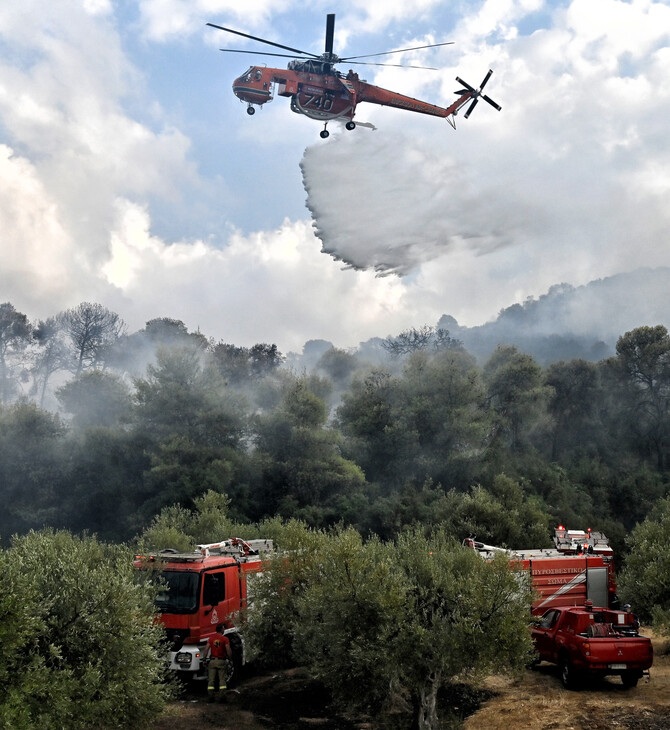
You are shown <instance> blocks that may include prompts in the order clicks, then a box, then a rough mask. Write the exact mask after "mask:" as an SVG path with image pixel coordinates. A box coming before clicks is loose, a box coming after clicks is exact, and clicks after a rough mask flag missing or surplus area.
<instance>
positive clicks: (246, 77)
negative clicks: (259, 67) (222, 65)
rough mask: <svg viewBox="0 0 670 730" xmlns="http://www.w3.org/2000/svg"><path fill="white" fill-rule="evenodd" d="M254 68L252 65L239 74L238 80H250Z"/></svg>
mask: <svg viewBox="0 0 670 730" xmlns="http://www.w3.org/2000/svg"><path fill="white" fill-rule="evenodd" d="M253 70H254V67H253V66H252V67H251V68H250V69H249V70H248V71H247V72H246V73H245V74H243V75H242V76H240V81H245V82H246V81H251V74H252V72H253Z"/></svg>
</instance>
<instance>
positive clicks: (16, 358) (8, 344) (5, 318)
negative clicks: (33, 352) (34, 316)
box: [0, 302, 32, 403]
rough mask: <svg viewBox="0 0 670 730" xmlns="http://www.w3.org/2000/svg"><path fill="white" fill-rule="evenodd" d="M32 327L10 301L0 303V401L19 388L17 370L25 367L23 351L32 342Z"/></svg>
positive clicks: (7, 398) (6, 399)
mask: <svg viewBox="0 0 670 730" xmlns="http://www.w3.org/2000/svg"><path fill="white" fill-rule="evenodd" d="M31 331H32V328H31V326H30V323H29V322H28V318H27V317H26V315H25V314H21V312H17V311H16V309H14V307H13V306H12V305H11V304H10V303H9V302H5V303H4V304H0V403H7V402H8V401H9V399H10V398H11V396H12V395H13V394H14V393H15V392H16V389H17V371H22V370H23V369H24V367H25V365H24V363H23V361H22V360H21V353H23V351H24V350H25V349H26V347H27V346H28V344H29V343H30V335H31Z"/></svg>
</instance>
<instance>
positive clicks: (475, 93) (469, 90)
mask: <svg viewBox="0 0 670 730" xmlns="http://www.w3.org/2000/svg"><path fill="white" fill-rule="evenodd" d="M492 73H493V70H492V69H489V72H488V73H487V74H486V76H484V80H483V81H482V83H481V84H480V85H479V88H478V89H475V88H474V87H473V86H470V84H468V83H466V82H465V81H463V79H461V78H459V77H458V76H457V77H456V81H458V83H459V84H462V85H463V86H464V87H465V88H463V89H459V90H458V91H457V92H456V93H457V94H459V95H461V96H463V95H464V94H469V95H470V97H469V98H470V99H472V104H470V106H469V107H468V110H467V111H466V112H465V119H467V118H468V117H469V116H470V114H472V112H473V110H474V108H475V107H476V106H477V104H478V102H479V100H480V99H484V101H486V102H488V103H489V104H490V105H491V106H492V107H493V108H494V109H497V110H498V111H500V110H501V109H502V107H501V106H500V105H499V104H496V102H495V101H493V99H491V97H490V96H487V95H486V94H482V89H483V88H484V87H485V86H486V84H487V83H488V80H489V79H490V78H491V74H492Z"/></svg>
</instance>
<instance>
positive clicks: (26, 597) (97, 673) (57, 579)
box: [0, 530, 169, 730]
mask: <svg viewBox="0 0 670 730" xmlns="http://www.w3.org/2000/svg"><path fill="white" fill-rule="evenodd" d="M2 563H4V565H3V594H2V598H0V616H1V618H2V621H1V622H0V626H2V629H0V632H2V633H1V634H0V636H1V637H2V642H0V667H1V668H2V669H0V672H2V674H0V679H1V680H2V681H0V725H1V726H2V727H12V728H17V729H19V730H23V729H24V728H25V729H26V730H32V728H40V730H50V729H52V728H53V729H54V730H56V728H64V727H67V728H72V729H73V730H78V729H81V730H84V729H86V728H93V727H95V728H99V730H104V729H105V728H136V727H144V726H146V723H147V722H148V721H149V720H150V719H151V718H152V717H154V716H155V715H156V714H158V713H159V712H160V710H161V709H162V708H163V705H164V702H165V700H166V698H167V696H168V694H169V685H168V684H166V683H164V682H163V681H162V680H163V659H162V649H161V647H160V641H161V637H162V631H161V628H160V627H159V626H157V625H155V624H154V615H155V614H154V609H153V596H154V592H155V588H153V587H152V586H151V585H150V584H149V583H147V584H140V583H139V582H137V581H136V579H135V578H136V576H135V574H134V569H133V567H132V560H131V555H130V554H129V552H128V550H127V549H125V548H123V547H121V546H111V545H104V544H102V543H100V542H98V541H97V540H96V539H94V538H92V537H84V538H77V537H74V536H72V535H71V534H70V533H68V532H53V531H51V530H45V531H41V532H30V533H28V534H27V535H25V536H24V537H17V538H14V540H13V542H12V546H11V547H10V548H9V549H8V550H7V551H6V552H5V553H4V554H3V555H2ZM5 634H6V636H5ZM6 638H9V639H10V640H9V641H5V639H6Z"/></svg>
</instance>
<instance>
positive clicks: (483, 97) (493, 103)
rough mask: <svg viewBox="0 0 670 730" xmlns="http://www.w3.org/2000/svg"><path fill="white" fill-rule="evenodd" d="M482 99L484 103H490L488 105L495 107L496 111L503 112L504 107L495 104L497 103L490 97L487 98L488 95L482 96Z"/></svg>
mask: <svg viewBox="0 0 670 730" xmlns="http://www.w3.org/2000/svg"><path fill="white" fill-rule="evenodd" d="M482 99H484V101H488V103H489V104H490V105H491V106H492V107H493V108H494V109H497V110H498V111H501V110H502V107H501V106H500V104H496V103H495V101H493V99H491V97H490V96H486V94H482Z"/></svg>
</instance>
